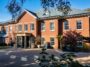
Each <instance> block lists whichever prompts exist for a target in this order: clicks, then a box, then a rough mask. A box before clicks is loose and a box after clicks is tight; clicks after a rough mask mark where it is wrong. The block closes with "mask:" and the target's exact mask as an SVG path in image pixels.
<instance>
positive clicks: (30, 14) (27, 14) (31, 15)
mask: <svg viewBox="0 0 90 67" xmlns="http://www.w3.org/2000/svg"><path fill="white" fill-rule="evenodd" d="M23 18H24V19H25V18H26V19H28V18H29V19H37V16H36V15H35V14H34V13H33V12H31V11H28V10H24V12H23V13H22V14H21V15H20V16H19V17H18V18H17V20H16V21H17V22H19V21H20V20H22V19H23Z"/></svg>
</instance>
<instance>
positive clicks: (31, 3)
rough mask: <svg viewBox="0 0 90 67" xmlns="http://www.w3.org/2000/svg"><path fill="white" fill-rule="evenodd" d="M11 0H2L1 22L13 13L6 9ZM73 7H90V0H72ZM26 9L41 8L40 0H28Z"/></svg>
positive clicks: (0, 4) (35, 9)
mask: <svg viewBox="0 0 90 67" xmlns="http://www.w3.org/2000/svg"><path fill="white" fill-rule="evenodd" d="M8 1H10V0H0V22H2V21H7V20H9V19H10V18H11V15H10V14H9V12H8V11H7V9H6V5H7V3H8ZM70 2H71V7H72V8H77V9H85V8H90V0H70ZM23 8H25V9H29V10H31V11H34V12H35V11H38V10H39V9H41V8H42V7H41V4H40V0H27V1H26V2H25V4H24V7H23Z"/></svg>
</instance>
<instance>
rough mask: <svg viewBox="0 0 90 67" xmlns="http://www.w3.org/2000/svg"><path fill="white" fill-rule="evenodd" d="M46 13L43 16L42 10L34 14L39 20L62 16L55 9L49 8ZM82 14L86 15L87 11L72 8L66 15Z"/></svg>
mask: <svg viewBox="0 0 90 67" xmlns="http://www.w3.org/2000/svg"><path fill="white" fill-rule="evenodd" d="M46 13H47V14H46V15H44V11H43V9H40V10H39V11H37V12H36V14H37V16H38V17H39V18H44V17H50V16H62V15H63V14H62V12H60V11H58V10H57V9H55V8H51V9H50V10H49V11H47V12H46ZM83 13H88V11H84V10H80V9H75V8H72V10H71V11H70V12H69V13H68V15H75V14H83Z"/></svg>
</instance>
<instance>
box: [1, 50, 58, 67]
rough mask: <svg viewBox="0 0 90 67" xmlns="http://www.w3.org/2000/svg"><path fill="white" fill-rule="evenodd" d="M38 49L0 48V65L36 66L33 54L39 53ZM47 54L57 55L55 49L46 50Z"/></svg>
mask: <svg viewBox="0 0 90 67" xmlns="http://www.w3.org/2000/svg"><path fill="white" fill-rule="evenodd" d="M40 51H41V50H40V49H5V50H0V67H38V65H37V64H35V62H34V56H35V55H39V53H40ZM47 52H48V53H49V54H55V55H58V56H59V53H58V52H56V51H55V50H47Z"/></svg>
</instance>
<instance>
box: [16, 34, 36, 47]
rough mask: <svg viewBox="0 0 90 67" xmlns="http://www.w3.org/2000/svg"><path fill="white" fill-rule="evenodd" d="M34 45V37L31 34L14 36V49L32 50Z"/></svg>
mask: <svg viewBox="0 0 90 67" xmlns="http://www.w3.org/2000/svg"><path fill="white" fill-rule="evenodd" d="M34 43H35V37H34V36H33V35H32V34H31V33H18V34H17V35H16V47H20V48H32V46H34Z"/></svg>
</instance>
